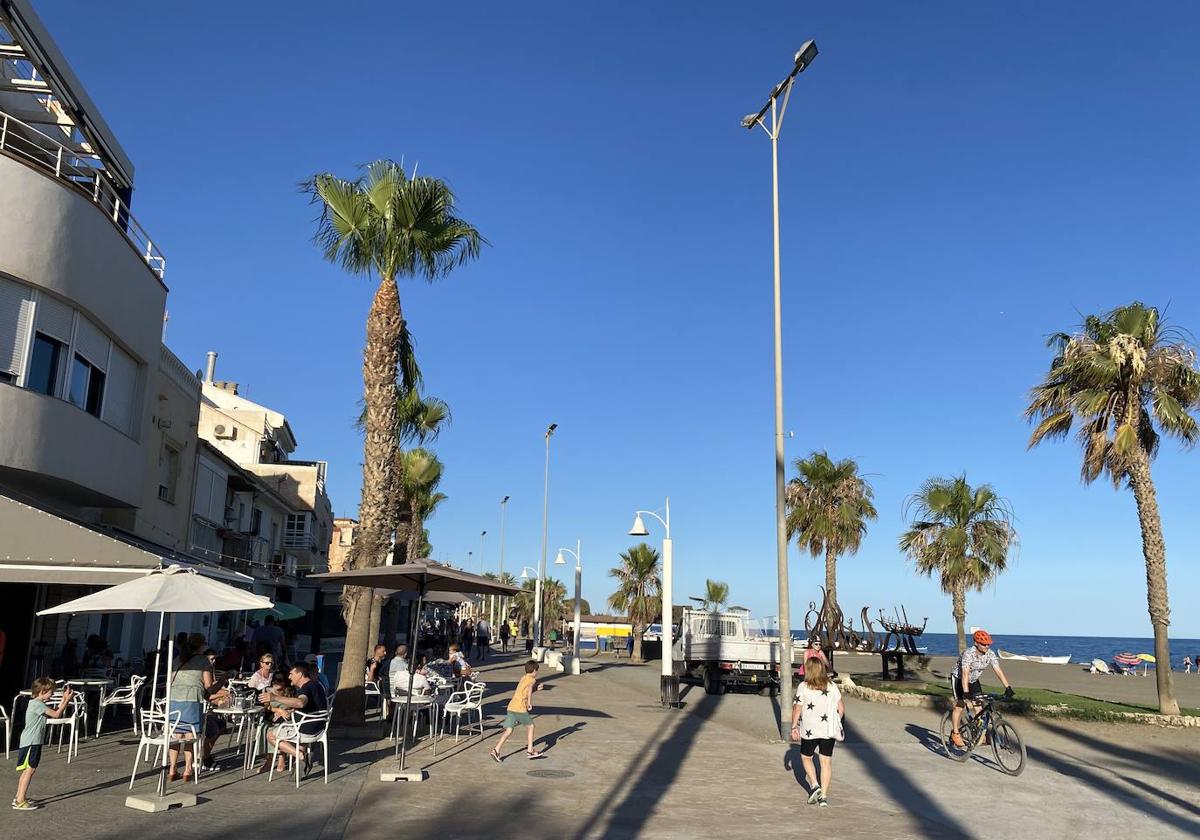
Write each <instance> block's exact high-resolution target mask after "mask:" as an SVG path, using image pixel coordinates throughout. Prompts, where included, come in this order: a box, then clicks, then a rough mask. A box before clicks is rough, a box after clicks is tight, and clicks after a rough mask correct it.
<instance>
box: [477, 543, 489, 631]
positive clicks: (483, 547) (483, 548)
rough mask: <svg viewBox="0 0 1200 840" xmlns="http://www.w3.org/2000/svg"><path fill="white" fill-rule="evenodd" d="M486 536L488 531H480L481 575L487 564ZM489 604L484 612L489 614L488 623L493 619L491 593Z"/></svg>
mask: <svg viewBox="0 0 1200 840" xmlns="http://www.w3.org/2000/svg"><path fill="white" fill-rule="evenodd" d="M486 537H487V531H480V532H479V574H480V576H482V575H483V570H484V568H485V567H486V564H487V560H486V557H487V543H486V541H485V538H486ZM487 605H488V606H487V609H486V610H484V614H485V615H486V616H487V619H488V623H489V624H490V623H491V620H492V596H491V595H489V596H487Z"/></svg>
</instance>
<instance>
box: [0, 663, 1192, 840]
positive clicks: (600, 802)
mask: <svg viewBox="0 0 1200 840" xmlns="http://www.w3.org/2000/svg"><path fill="white" fill-rule="evenodd" d="M519 665H520V663H519V662H518V661H517V660H515V659H514V660H509V661H496V662H494V663H491V664H489V665H488V666H486V667H485V668H484V669H483V676H484V677H485V678H486V679H487V680H488V683H489V701H490V702H489V706H488V728H487V731H486V735H485V738H484V740H483V741H482V742H481V741H480V739H479V738H478V737H476V738H472V739H467V740H463V741H461V742H460V743H459V745H458V746H457V747H455V746H453V745H452V744H451V743H448V742H446V741H443V742H442V745H441V746H439V749H438V756H437V757H436V758H434V757H433V755H432V750H431V749H430V747H429V744H428V742H422V743H421V745H420V746H419V747H418V748H417V749H416V750H415V751H414V753H413V755H412V760H411V762H410V763H411V765H412V766H425V767H427V768H428V771H429V779H428V780H427V781H425V782H421V783H405V782H396V783H383V782H380V781H379V770H380V769H382V768H386V767H389V766H392V761H391V758H390V755H391V749H390V744H387V743H385V742H378V743H367V744H363V743H360V744H358V745H357V746H355V745H353V744H351V743H349V742H341V743H338V744H337V745H336V746H335V762H336V769H335V771H334V773H333V774H332V775H331V778H330V783H329V784H328V785H325V784H323V783H322V780H321V777H320V775H319V773H317V774H314V775H312V776H310V777H309V778H308V779H306V780H305V781H304V782H303V783H302V784H301V786H300V789H299V790H298V791H297V790H296V789H295V788H294V787H293V785H292V782H291V781H290V780H282V779H276V780H275V781H274V782H271V783H268V782H267V781H266V779H265V777H257V778H251V779H248V780H245V781H243V780H241V778H240V773H239V772H235V771H226V772H222V773H219V774H217V775H215V776H212V777H209V778H208V779H206V780H205V781H204V783H203V784H201V785H200V786H199V789H200V793H201V796H202V802H201V804H200V805H199V806H197V807H195V808H191V809H187V810H185V811H174V812H170V813H167V814H158V815H147V814H140V813H137V812H133V811H130V810H128V809H126V808H124V807H123V806H122V803H123V801H124V795H125V787H126V785H127V784H128V772H129V761H130V759H131V758H132V747H131V746H128V745H122V744H121V743H120V742H119V739H118V738H116V737H110V736H106V737H105V738H103V739H101V740H100V741H98V742H92V741H89V742H85V743H84V745H83V747H82V750H81V752H80V756H79V758H78V759H77V760H76V761H75V762H73V763H72V764H71V765H70V769H68V768H67V766H66V764H65V762H63V760H62V758H61V757H60V756H56V755H55V753H54V752H53V750H52V749H51V750H50V752H49V754H48V755H47V757H46V758H45V760H44V761H43V772H40V773H39V775H38V778H37V780H36V789H35V791H34V796H35V798H37V797H41V798H44V799H48V800H49V801H48V805H47V808H46V809H44V810H42V811H39V812H35V813H32V814H16V813H14V812H11V811H0V828H3V829H4V834H5V835H7V834H8V827H9V826H14V825H25V826H26V829H25V830H26V831H29V832H52V833H54V834H64V833H66V834H69V835H72V836H80V837H88V838H98V840H99V839H101V838H113V840H116V838H122V840H127V838H130V837H134V838H136V837H138V836H139V834H142V833H145V832H148V831H153V832H154V833H155V835H157V836H163V835H166V834H168V833H169V835H170V836H171V837H172V838H193V837H195V838H201V837H206V838H207V837H214V836H219V835H237V836H253V837H254V838H255V840H273V838H288V840H301V838H314V840H337V838H342V837H345V838H347V839H348V840H375V838H379V840H383V838H387V840H393V838H395V837H405V838H438V840H443V838H444V839H445V840H449V838H485V837H486V838H506V837H513V838H556V839H557V838H571V839H572V840H583V838H626V837H629V838H632V837H641V838H678V837H688V836H690V837H697V838H706V837H722V838H741V837H747V838H750V837H753V838H761V837H762V836H763V833H764V832H772V833H773V834H774V835H776V836H785V835H782V834H781V832H786V836H807V835H809V834H811V835H812V836H814V837H833V838H859V837H862V838H867V837H870V838H880V837H885V838H904V837H914V838H915V837H967V838H1013V837H1026V838H1041V837H1055V838H1097V837H1098V838H1104V837H1114V838H1116V837H1120V838H1127V837H1138V838H1157V837H1194V836H1196V835H1197V833H1200V804H1198V803H1197V801H1196V791H1197V790H1198V789H1200V770H1198V769H1197V768H1198V767H1200V732H1196V731H1194V730H1188V731H1180V730H1163V729H1159V728H1156V727H1145V726H1132V725H1119V726H1118V725H1097V724H1081V723H1069V722H1034V721H1029V720H1024V719H1020V720H1018V721H1017V723H1018V725H1019V726H1020V728H1021V731H1022V733H1023V734H1024V735H1025V738H1026V741H1027V742H1028V743H1029V745H1030V752H1029V756H1030V763H1029V766H1028V767H1027V769H1026V770H1025V772H1024V774H1023V775H1021V776H1020V777H1017V778H1010V777H1008V776H1005V775H1003V774H1001V773H1000V772H999V771H998V770H996V769H995V768H994V767H993V766H991V765H990V764H989V763H988V762H986V761H981V760H972V761H970V762H968V763H967V764H965V765H960V764H957V763H955V762H952V761H950V760H948V759H946V758H945V757H944V756H943V755H942V754H941V753H940V748H938V747H936V746H935V744H934V742H933V738H934V736H933V733H932V730H933V729H935V728H936V726H937V716H936V715H935V714H934V713H931V712H924V711H921V710H913V709H900V708H896V707H891V706H882V705H875V704H870V703H864V702H861V701H856V700H849V701H848V702H847V706H848V716H847V719H848V726H847V730H848V740H847V742H846V743H845V744H844V745H842V746H841V747H839V749H838V752H837V754H836V755H835V773H836V776H835V781H834V786H833V790H832V794H831V797H830V800H831V804H832V807H830V808H828V809H826V810H824V811H819V810H818V809H816V808H814V807H810V806H807V805H805V804H804V800H803V798H802V796H801V789H800V786H799V783H798V777H799V776H800V775H801V771H800V770H799V761H798V750H797V749H796V748H794V747H789V746H787V745H784V744H779V743H774V742H773V735H774V726H773V721H774V715H775V708H776V707H775V705H774V701H773V700H771V699H768V698H762V697H757V696H750V695H725V696H723V697H707V696H705V695H704V693H703V691H702V690H701V689H699V688H698V687H693V688H689V689H688V690H687V692H686V695H685V697H684V701H685V703H686V708H685V709H683V710H682V711H665V710H662V709H660V708H659V707H658V706H657V702H656V693H657V681H658V669H657V667H656V664H652V665H649V666H638V665H631V664H627V663H626V662H624V661H622V662H620V663H612V662H606V661H603V660H589V661H588V663H587V664H586V666H585V667H586V668H587V673H585V674H584V675H582V676H579V677H570V676H564V675H560V674H554V673H551V674H546V675H545V676H546V678H547V679H546V680H545V682H546V684H547V685H548V686H549V689H548V690H547V691H544V692H540V693H538V694H537V695H535V701H536V703H537V708H536V709H535V713H536V716H537V722H538V733H539V739H540V746H541V747H542V748H543V749H545V750H546V756H547V757H546V758H544V759H542V760H540V761H528V760H527V759H525V758H524V756H523V752H522V748H523V739H521V738H519V734H520V733H518V735H517V736H514V738H513V739H512V740H510V741H509V744H508V751H509V752H510V757H509V758H508V760H507V761H505V763H504V764H502V765H497V764H496V763H495V762H493V761H492V760H491V759H490V758H489V757H488V755H487V749H488V748H490V746H491V745H492V744H494V743H495V739H496V737H497V735H498V730H497V729H496V726H497V724H498V723H499V720H500V717H501V716H502V715H503V709H504V705H505V704H506V702H507V700H508V697H509V696H510V694H511V691H512V688H513V686H515V684H516V679H517V677H518V676H519V673H520V667H519ZM316 769H317V770H319V767H318V768H316ZM531 772H534V773H536V774H537V775H530V773H531ZM14 777H15V774H13V773H11V772H10V773H9V774H7V781H6V784H7V786H8V789H6V790H5V791H2V792H0V793H2V794H3V795H7V796H9V797H11V792H12V791H11V789H12V787H13V786H14V782H15V778H14ZM148 785H149V782H142V783H141V786H142V787H143V788H145V787H147V786H148Z"/></svg>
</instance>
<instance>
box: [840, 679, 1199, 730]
mask: <svg viewBox="0 0 1200 840" xmlns="http://www.w3.org/2000/svg"><path fill="white" fill-rule="evenodd" d="M856 682H857V683H858V684H859V685H862V686H865V687H867V688H873V689H875V690H876V691H888V692H893V693H900V694H921V695H924V696H926V697H939V698H942V699H944V700H945V701H946V702H950V686H949V685H947V684H946V683H944V682H935V683H928V682H921V681H917V680H905V681H904V682H900V683H897V682H890V681H885V680H878V679H871V678H864V679H858V680H856ZM995 693H999V692H995ZM1036 706H1055V707H1058V708H1060V709H1061V710H1062V711H1061V713H1060V714H1059V716H1060V717H1069V718H1074V719H1077V720H1110V721H1111V720H1118V721H1124V720H1127V719H1126V718H1123V717H1121V715H1122V714H1123V713H1125V712H1136V713H1142V714H1145V713H1149V714H1158V707H1157V706H1143V705H1140V704H1136V703H1116V702H1113V701H1111V700H1097V699H1096V698H1094V697H1083V696H1081V695H1079V694H1067V693H1065V692H1062V691H1053V690H1051V689H1048V688H1018V689H1017V690H1016V697H1015V698H1014V699H1013V700H1012V701H1011V702H1002V703H1001V704H1000V708H1001V709H1003V711H1004V712H1005V713H1006V714H1019V715H1037V714H1038V710H1037V709H1036V708H1034V707H1036ZM1179 712H1180V714H1182V715H1186V716H1188V717H1200V709H1180V710H1179Z"/></svg>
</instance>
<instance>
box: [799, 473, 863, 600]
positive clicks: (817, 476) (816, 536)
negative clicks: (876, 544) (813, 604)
mask: <svg viewBox="0 0 1200 840" xmlns="http://www.w3.org/2000/svg"><path fill="white" fill-rule="evenodd" d="M795 466H796V472H797V476H796V477H795V478H793V479H792V480H791V481H790V482H788V486H787V495H786V501H787V506H788V514H787V529H788V539H791V538H792V537H798V538H799V543H800V547H801V548H804V547H807V548H808V550H809V552H810V553H811V554H812V556H813V557H820V556H821V555H822V554H824V555H825V603H826V604H827V605H828V607H829V609H831V610H832V609H834V608H836V607H837V559H838V556H839V555H842V554H857V553H858V549H859V546H860V545H862V538H863V536H864V535H865V534H866V533H867V522H868V521H869V520H872V519H876V518H877V517H878V513H877V512H876V511H875V506H874V505H873V504H872V503H871V500H872V499H873V498H874V497H875V491H874V490H873V489H872V488H871V485H870V484H869V483H868V482H867V480H866V479H865V478H863V477H862V476H861V475H859V473H858V464H857V463H855V462H854V460H853V459H851V458H844V459H842V460H841V461H837V462H834V461H833V460H832V459H831V458H830V457H829V455H828V454H827V453H826V452H813V453H812V454H811V455H809V456H808V457H807V458H797V459H796V464H795Z"/></svg>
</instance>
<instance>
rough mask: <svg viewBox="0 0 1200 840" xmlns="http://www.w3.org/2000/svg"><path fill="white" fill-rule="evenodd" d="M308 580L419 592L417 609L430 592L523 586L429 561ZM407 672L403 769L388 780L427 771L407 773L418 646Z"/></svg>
mask: <svg viewBox="0 0 1200 840" xmlns="http://www.w3.org/2000/svg"><path fill="white" fill-rule="evenodd" d="M308 580H318V581H325V582H330V583H333V582H336V583H341V584H342V585H344V586H369V587H373V588H375V589H391V590H398V591H406V592H416V593H417V612H418V613H419V612H420V611H421V604H422V602H423V601H424V599H425V598H426V597H427V596H428V595H429V593H430V592H431V591H436V592H438V593H463V594H468V595H515V594H516V593H517V592H519V591H520V589H519V588H518V587H516V586H509V585H508V584H505V583H500V582H499V581H497V580H492V579H491V578H487V577H483V576H482V575H473V574H471V573H470V572H464V571H460V570H459V569H453V568H451V567H449V566H440V565H438V564H437V563H431V562H429V561H428V560H425V561H419V562H416V563H402V564H399V565H395V566H371V567H367V568H364V569H348V570H346V571H343V572H326V573H325V574H320V575H309V576H308ZM408 656H409V662H408V673H409V680H410V682H409V691H408V693H407V694H406V695H405V702H404V717H403V719H402V722H401V724H400V732H401V736H400V738H399V739H398V746H399V748H400V772H399V773H385V774H384V778H385V781H386V780H396V779H412V780H414V781H419V780H420V779H423V778H424V777H425V771H424V770H421V771H417V772H416V773H413V774H408V773H405V771H404V759H405V756H406V754H407V747H408V744H407V737H406V736H407V733H408V721H409V716H410V715H411V713H412V683H411V680H412V674H413V673H414V672H415V671H416V668H417V646H416V645H412V646H411V648H410V650H409V653H408Z"/></svg>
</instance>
